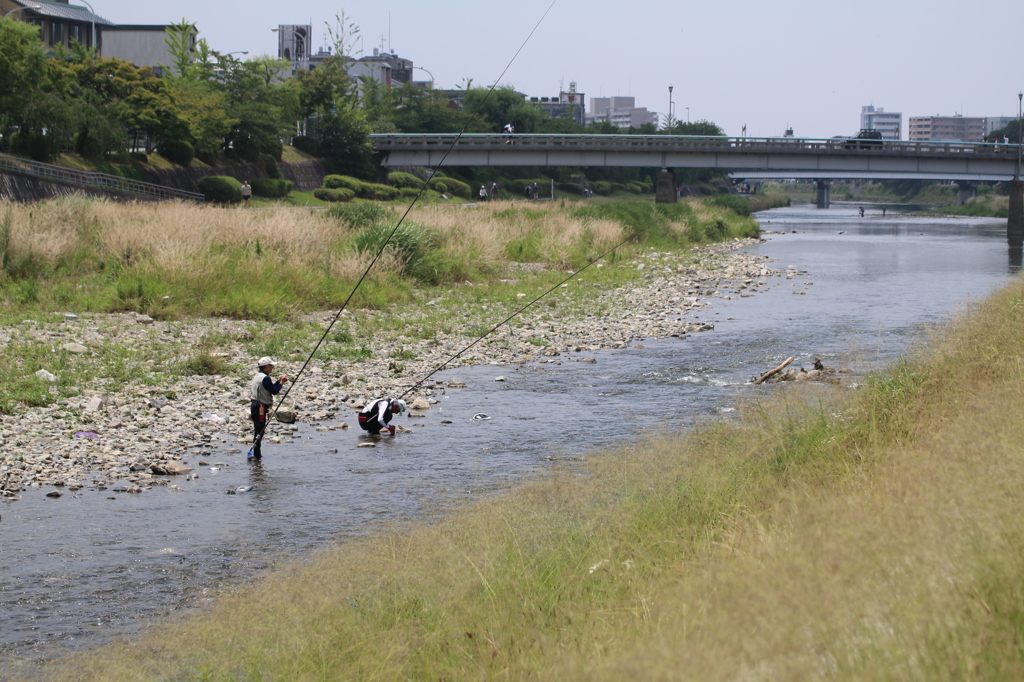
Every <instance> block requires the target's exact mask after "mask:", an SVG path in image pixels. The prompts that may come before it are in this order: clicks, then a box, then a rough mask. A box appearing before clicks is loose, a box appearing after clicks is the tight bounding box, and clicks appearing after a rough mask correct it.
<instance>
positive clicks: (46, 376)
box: [36, 369, 57, 384]
mask: <svg viewBox="0 0 1024 682" xmlns="http://www.w3.org/2000/svg"><path fill="white" fill-rule="evenodd" d="M36 378H38V379H39V380H40V381H46V382H49V383H51V384H52V383H54V382H56V381H57V377H56V376H54V375H53V374H50V373H49V372H47V371H46V370H45V369H41V370H39V371H38V372H36Z"/></svg>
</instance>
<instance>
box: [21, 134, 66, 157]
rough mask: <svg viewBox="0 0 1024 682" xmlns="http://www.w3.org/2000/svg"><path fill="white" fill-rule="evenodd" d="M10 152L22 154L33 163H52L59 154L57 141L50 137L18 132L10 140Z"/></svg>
mask: <svg viewBox="0 0 1024 682" xmlns="http://www.w3.org/2000/svg"><path fill="white" fill-rule="evenodd" d="M11 151H13V152H14V153H15V154H24V155H26V156H28V157H29V158H30V159H32V160H34V161H41V162H43V163H46V162H48V161H53V159H55V158H56V157H57V154H59V153H60V150H59V149H58V143H57V140H56V139H55V138H54V137H53V136H51V135H43V134H42V133H37V132H24V131H22V132H18V133H15V134H14V135H13V136H12V138H11Z"/></svg>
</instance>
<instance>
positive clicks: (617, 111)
mask: <svg viewBox="0 0 1024 682" xmlns="http://www.w3.org/2000/svg"><path fill="white" fill-rule="evenodd" d="M595 121H609V122H611V123H612V124H613V125H615V126H618V127H619V128H631V127H632V128H638V127H640V126H642V125H643V124H645V123H653V124H654V125H658V114H657V112H654V111H648V110H647V107H638V106H636V98H635V97H591V98H590V111H589V112H587V125H590V124H592V123H594V122H595Z"/></svg>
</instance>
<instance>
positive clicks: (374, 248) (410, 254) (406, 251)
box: [353, 220, 429, 273]
mask: <svg viewBox="0 0 1024 682" xmlns="http://www.w3.org/2000/svg"><path fill="white" fill-rule="evenodd" d="M392 231H393V232H394V234H392ZM389 238H390V239H389ZM428 241H429V239H427V237H426V234H425V231H424V230H423V229H422V228H419V227H417V226H416V225H414V224H412V223H409V222H404V223H402V224H401V225H399V226H398V229H397V230H396V229H395V225H394V224H393V223H392V222H391V221H388V220H382V221H380V222H377V223H376V224H374V225H371V226H370V227H367V228H365V229H364V230H362V231H361V232H360V233H359V234H357V235H356V237H355V239H354V240H353V246H355V249H356V251H358V252H360V253H371V254H374V255H376V254H377V253H378V252H379V251H380V250H381V247H383V246H384V244H385V242H386V243H387V245H388V248H391V249H394V250H395V251H397V252H398V253H399V254H400V255H401V256H402V259H403V260H404V261H405V265H404V267H403V272H405V273H409V272H411V271H413V270H415V268H416V266H417V265H418V264H419V260H420V259H421V258H422V257H423V253H424V251H425V250H426V248H427V245H428V244H427V243H428Z"/></svg>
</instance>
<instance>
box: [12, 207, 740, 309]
mask: <svg viewBox="0 0 1024 682" xmlns="http://www.w3.org/2000/svg"><path fill="white" fill-rule="evenodd" d="M399 215H400V214H399V213H398V211H397V210H395V209H392V208H388V207H383V206H380V205H377V204H373V203H364V204H354V205H346V206H339V207H335V208H332V209H330V210H328V211H325V212H321V213H311V212H307V211H301V210H293V209H280V210H273V209H268V210H261V211H256V210H252V211H245V210H224V209H218V208H213V207H209V206H194V205H188V204H168V203H165V204H157V205H135V204H131V205H128V204H116V203H112V202H105V201H94V200H87V199H83V198H77V197H72V198H66V199H60V200H56V201H51V202H46V203H43V204H35V205H22V204H12V203H0V264H2V269H0V315H2V314H4V313H6V314H8V315H21V314H23V313H26V312H31V311H40V312H42V311H54V310H65V311H74V312H80V311H91V312H116V311H126V310H129V311H138V312H141V313H147V314H149V315H152V316H154V317H160V318H169V317H180V316H187V315H217V316H227V317H235V318H245V319H268V320H282V319H286V318H289V317H293V316H294V315H296V314H298V313H300V312H303V311H310V310H323V309H327V308H332V307H337V306H339V305H340V304H341V303H342V302H343V301H344V300H345V298H346V297H347V296H348V294H349V292H350V291H351V289H352V286H353V284H354V282H355V281H356V280H357V279H358V277H359V276H360V274H361V273H362V271H363V270H364V268H365V267H366V265H367V264H368V263H369V262H370V260H371V259H372V257H373V255H374V254H375V253H376V252H377V250H378V249H379V247H380V246H381V245H382V244H383V242H384V239H385V237H386V236H387V234H388V233H389V232H390V231H391V228H392V226H393V225H394V223H395V221H396V220H397V218H398V216H399ZM648 228H649V229H648ZM757 230H758V228H757V225H756V223H754V221H752V220H750V219H749V218H746V217H741V216H738V215H736V214H735V213H733V212H732V211H730V210H728V209H724V208H721V207H718V206H712V205H706V204H703V203H701V202H692V203H680V204H674V205H671V206H655V205H654V204H651V203H647V202H642V201H635V202H616V203H611V204H602V205H595V206H589V207H587V206H581V205H578V204H576V203H574V202H566V203H561V202H555V203H551V204H535V205H534V204H531V205H528V206H524V205H521V204H518V203H508V202H497V203H493V204H485V205H481V206H477V207H472V208H465V207H455V206H427V207H423V208H420V209H417V210H416V211H414V212H413V213H412V214H411V215H410V217H409V220H408V221H407V222H406V223H405V224H404V225H403V227H402V229H401V230H400V232H399V234H397V235H396V236H395V241H394V242H393V244H392V245H391V246H389V247H388V250H387V251H386V252H385V254H384V257H383V258H382V260H381V261H380V262H379V263H378V265H377V266H376V267H375V269H374V271H373V273H372V275H371V277H370V278H369V279H368V280H367V281H366V282H365V283H364V284H363V286H362V287H361V288H360V290H359V292H358V294H357V296H356V298H355V299H354V301H353V303H354V307H357V308H385V307H387V306H389V305H391V304H395V303H401V302H403V301H407V300H410V297H411V296H413V292H414V291H425V290H429V289H430V288H432V287H447V286H450V285H452V284H453V283H458V284H461V283H464V282H467V281H468V282H472V283H474V284H486V285H490V284H494V285H497V284H499V283H500V279H501V278H502V273H503V272H504V271H505V266H506V264H507V263H508V262H509V261H519V262H533V263H540V264H543V265H545V266H547V267H549V268H557V269H568V268H579V267H581V266H582V265H584V264H586V263H587V262H589V260H590V259H592V258H594V257H596V256H597V255H599V254H600V253H602V252H603V251H605V250H607V249H608V248H609V247H610V246H611V245H613V244H615V243H616V242H618V241H620V240H621V239H622V238H623V237H624V236H625V235H628V234H635V235H636V239H635V241H633V242H631V243H630V244H629V245H627V246H625V247H624V248H623V250H622V251H621V252H620V253H619V254H618V256H620V257H621V256H628V255H629V254H630V253H633V252H635V250H636V249H644V248H651V247H657V248H662V249H666V250H667V249H680V250H683V249H687V248H689V246H690V245H693V244H700V243H706V242H709V241H717V240H721V239H729V238H733V237H739V236H751V235H756V234H757Z"/></svg>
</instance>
